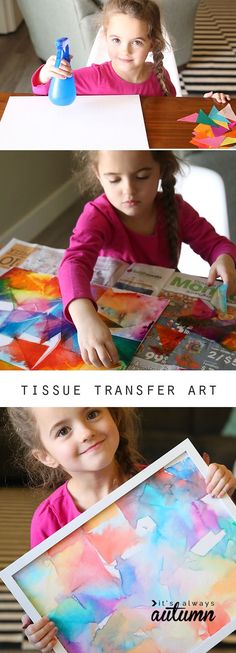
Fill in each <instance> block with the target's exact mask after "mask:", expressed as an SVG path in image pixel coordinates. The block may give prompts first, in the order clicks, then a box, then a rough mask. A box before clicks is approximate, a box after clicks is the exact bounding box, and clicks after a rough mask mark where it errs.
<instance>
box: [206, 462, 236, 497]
mask: <svg viewBox="0 0 236 653" xmlns="http://www.w3.org/2000/svg"><path fill="white" fill-rule="evenodd" d="M206 486H207V492H208V493H209V494H211V496H212V497H218V498H221V497H223V496H224V495H225V494H226V492H228V494H229V495H230V496H231V495H232V494H233V493H234V491H235V489H236V478H235V477H234V476H233V474H232V472H231V471H230V469H228V468H227V467H225V465H219V464H217V463H211V464H210V465H209V470H208V475H207V478H206Z"/></svg>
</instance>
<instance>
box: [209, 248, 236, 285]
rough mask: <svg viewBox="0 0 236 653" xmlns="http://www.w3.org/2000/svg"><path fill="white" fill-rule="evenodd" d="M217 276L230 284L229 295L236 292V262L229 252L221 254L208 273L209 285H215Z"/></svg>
mask: <svg viewBox="0 0 236 653" xmlns="http://www.w3.org/2000/svg"><path fill="white" fill-rule="evenodd" d="M217 277H221V279H222V281H223V282H224V283H227V284H228V295H233V294H234V293H235V292H236V269H235V262H234V260H233V258H232V256H230V255H229V254H221V255H220V256H218V258H217V259H216V260H215V262H214V263H213V265H212V266H211V268H210V272H209V275H208V285H209V286H213V284H214V282H215V281H216V279H217Z"/></svg>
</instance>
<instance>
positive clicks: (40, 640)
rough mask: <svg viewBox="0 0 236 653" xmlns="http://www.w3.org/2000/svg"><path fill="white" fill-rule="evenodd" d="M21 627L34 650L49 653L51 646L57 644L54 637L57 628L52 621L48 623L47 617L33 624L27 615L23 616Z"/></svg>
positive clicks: (51, 649)
mask: <svg viewBox="0 0 236 653" xmlns="http://www.w3.org/2000/svg"><path fill="white" fill-rule="evenodd" d="M22 625H23V629H24V631H25V634H26V636H27V638H28V640H29V642H30V643H31V644H33V646H34V647H35V648H36V649H38V650H40V651H42V653H51V651H53V646H55V644H56V642H57V640H56V637H55V635H56V633H57V631H58V628H56V626H55V624H54V623H53V622H52V621H49V619H48V617H42V619H39V620H38V621H36V623H35V624H33V623H32V621H31V620H30V618H29V617H28V615H27V614H24V615H23V617H22Z"/></svg>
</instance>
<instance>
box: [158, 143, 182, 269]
mask: <svg viewBox="0 0 236 653" xmlns="http://www.w3.org/2000/svg"><path fill="white" fill-rule="evenodd" d="M151 154H152V156H153V158H154V159H155V161H158V163H159V164H160V167H161V187H162V191H163V204H164V211H165V220H166V229H167V239H168V243H169V248H170V255H171V265H172V267H173V268H177V266H178V260H179V255H180V238H179V217H178V209H177V202H176V195H175V185H176V174H177V173H178V172H179V171H180V163H179V160H178V159H177V157H176V156H175V154H174V153H173V152H170V151H169V150H167V151H164V150H152V151H151Z"/></svg>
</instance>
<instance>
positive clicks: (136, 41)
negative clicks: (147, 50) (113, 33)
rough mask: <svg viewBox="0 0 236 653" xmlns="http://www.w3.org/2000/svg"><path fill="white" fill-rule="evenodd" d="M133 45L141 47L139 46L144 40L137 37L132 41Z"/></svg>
mask: <svg viewBox="0 0 236 653" xmlns="http://www.w3.org/2000/svg"><path fill="white" fill-rule="evenodd" d="M132 45H135V46H138V47H139V46H141V45H143V42H142V41H138V40H137V39H135V41H132Z"/></svg>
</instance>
